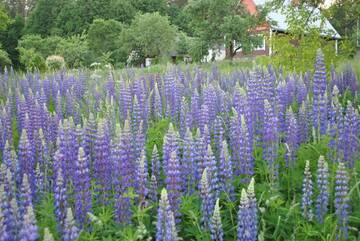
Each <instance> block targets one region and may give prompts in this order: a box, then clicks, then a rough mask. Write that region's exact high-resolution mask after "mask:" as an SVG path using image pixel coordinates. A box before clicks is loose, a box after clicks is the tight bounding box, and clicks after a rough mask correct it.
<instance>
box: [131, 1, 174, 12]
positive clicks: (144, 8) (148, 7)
mask: <svg viewBox="0 0 360 241" xmlns="http://www.w3.org/2000/svg"><path fill="white" fill-rule="evenodd" d="M131 3H132V5H133V6H134V7H135V8H136V9H137V10H138V11H140V12H142V13H153V12H159V13H162V14H165V12H166V10H167V7H168V4H167V1H166V0H132V1H131Z"/></svg>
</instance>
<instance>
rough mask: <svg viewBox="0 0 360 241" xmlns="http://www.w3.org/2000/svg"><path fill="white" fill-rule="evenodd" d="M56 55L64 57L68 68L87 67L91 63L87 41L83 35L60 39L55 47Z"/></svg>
mask: <svg viewBox="0 0 360 241" xmlns="http://www.w3.org/2000/svg"><path fill="white" fill-rule="evenodd" d="M56 54H59V55H61V56H64V58H65V59H66V63H67V65H68V67H70V68H79V67H81V66H87V65H89V64H90V63H92V62H93V61H92V58H91V55H90V54H89V45H88V41H87V40H86V37H85V36H83V35H75V36H71V37H69V38H66V39H62V41H60V43H59V44H58V45H57V47H56Z"/></svg>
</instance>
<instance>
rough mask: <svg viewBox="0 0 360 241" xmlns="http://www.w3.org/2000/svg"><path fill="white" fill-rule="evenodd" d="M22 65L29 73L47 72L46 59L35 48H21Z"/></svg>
mask: <svg viewBox="0 0 360 241" xmlns="http://www.w3.org/2000/svg"><path fill="white" fill-rule="evenodd" d="M19 52H20V63H21V64H22V65H23V66H25V68H26V69H27V70H29V71H37V70H38V71H40V72H44V71H45V70H46V65H45V59H44V58H43V57H42V56H41V55H40V54H39V53H38V52H36V50H35V49H34V48H31V49H25V48H22V47H20V48H19Z"/></svg>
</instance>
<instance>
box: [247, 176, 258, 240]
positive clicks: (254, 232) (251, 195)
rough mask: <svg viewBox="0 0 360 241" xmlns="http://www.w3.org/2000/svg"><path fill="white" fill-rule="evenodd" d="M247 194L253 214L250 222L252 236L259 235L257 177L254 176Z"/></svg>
mask: <svg viewBox="0 0 360 241" xmlns="http://www.w3.org/2000/svg"><path fill="white" fill-rule="evenodd" d="M247 195H248V199H249V210H250V214H251V217H252V218H251V220H250V222H249V227H250V230H251V232H252V233H251V237H255V240H256V237H257V236H258V205H257V201H256V196H255V179H254V178H253V177H252V178H251V180H250V183H249V186H248V188H247Z"/></svg>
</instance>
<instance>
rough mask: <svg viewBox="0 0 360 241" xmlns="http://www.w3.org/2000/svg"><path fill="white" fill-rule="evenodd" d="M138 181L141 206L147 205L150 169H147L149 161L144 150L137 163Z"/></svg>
mask: <svg viewBox="0 0 360 241" xmlns="http://www.w3.org/2000/svg"><path fill="white" fill-rule="evenodd" d="M136 174H137V175H136V181H137V190H136V191H137V194H138V196H139V203H140V204H141V205H145V206H146V203H145V198H146V196H147V194H148V188H147V186H146V185H147V179H148V169H147V160H146V155H145V150H143V151H142V152H141V154H140V159H139V160H138V163H137V168H136Z"/></svg>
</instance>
